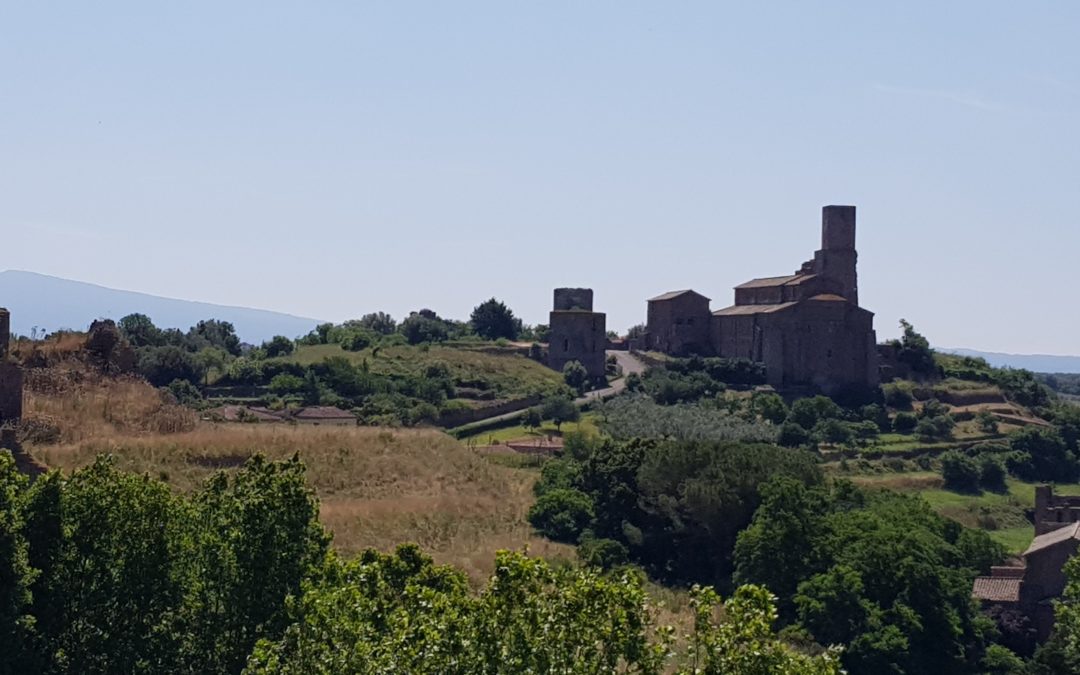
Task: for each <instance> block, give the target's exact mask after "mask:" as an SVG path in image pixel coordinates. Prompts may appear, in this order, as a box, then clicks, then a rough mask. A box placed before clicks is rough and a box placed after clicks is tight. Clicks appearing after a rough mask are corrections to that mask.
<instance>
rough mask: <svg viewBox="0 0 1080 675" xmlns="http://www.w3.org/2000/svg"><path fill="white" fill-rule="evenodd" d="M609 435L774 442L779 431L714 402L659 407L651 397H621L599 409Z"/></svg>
mask: <svg viewBox="0 0 1080 675" xmlns="http://www.w3.org/2000/svg"><path fill="white" fill-rule="evenodd" d="M597 411H598V414H599V420H600V421H599V424H600V427H601V429H603V430H604V432H605V433H607V434H609V435H610V436H612V437H613V438H616V439H619V440H629V439H631V438H647V439H675V440H687V441H693V440H699V441H762V442H773V441H775V440H776V438H777V428H776V427H775V426H773V425H771V424H767V423H763V422H761V421H759V420H758V419H756V418H754V419H746V418H745V417H742V416H740V415H736V414H733V413H731V412H730V411H729V410H728V409H726V408H724V407H721V406H718V405H716V404H715V403H711V402H699V403H694V404H678V405H668V406H665V405H659V404H657V403H655V402H654V401H653V400H652V399H650V398H649V397H647V396H620V397H618V398H614V399H612V400H611V401H608V402H606V403H604V404H602V405H600V406H598V407H597Z"/></svg>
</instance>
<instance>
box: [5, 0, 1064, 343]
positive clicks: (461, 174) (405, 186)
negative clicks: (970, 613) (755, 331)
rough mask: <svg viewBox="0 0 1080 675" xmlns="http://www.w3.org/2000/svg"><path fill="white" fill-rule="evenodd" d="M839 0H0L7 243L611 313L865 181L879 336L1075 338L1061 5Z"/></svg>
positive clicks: (717, 294)
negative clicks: (558, 290) (572, 294)
mask: <svg viewBox="0 0 1080 675" xmlns="http://www.w3.org/2000/svg"><path fill="white" fill-rule="evenodd" d="M844 4H845V6H843V7H841V6H840V3H837V4H835V5H833V6H831V7H829V8H822V7H820V6H814V7H811V6H809V5H803V4H799V3H794V2H789V3H776V4H772V5H770V6H769V8H767V9H766V8H763V7H762V6H760V5H758V4H750V3H742V4H734V3H732V4H724V5H720V4H718V3H705V2H688V3H680V4H678V5H670V4H665V5H661V4H657V3H636V2H632V3H623V2H620V3H615V2H602V3H590V4H589V5H588V6H579V5H577V4H573V3H544V4H542V5H540V4H528V5H527V4H524V3H494V2H491V3H471V2H465V3H452V4H450V3H378V4H376V3H333V4H330V3H327V4H323V5H318V6H313V5H307V6H302V5H300V4H299V3H296V4H287V3H253V2H251V3H227V4H222V3H208V2H194V3H185V4H183V5H148V4H145V3H135V2H123V3H121V2H113V3H108V4H107V5H104V4H95V5H86V4H79V3H71V2H65V3H47V4H46V3H23V4H18V5H16V4H11V3H9V4H7V5H5V6H4V7H3V8H0V82H3V84H4V87H3V90H2V94H0V96H2V97H3V102H4V105H2V106H0V157H2V158H3V161H0V269H24V270H31V271H35V272H39V273H43V274H49V275H54V276H59V277H63V278H68V279H76V280H80V281H86V282H91V283H95V284H101V285H104V286H109V287H114V288H121V289H128V290H133V291H140V292H144V293H151V294H156V295H162V296H167V297H177V298H185V299H191V300H200V301H204V302H212V303H219V304H226V305H238V306H246V307H257V308H265V309H273V310H278V311H283V312H289V313H293V314H297V315H301V316H316V317H326V318H330V319H337V320H343V319H346V318H352V317H358V316H360V315H362V314H364V313H366V312H369V311H375V310H385V311H389V312H391V313H392V314H394V315H395V316H397V317H401V316H402V315H405V314H407V313H408V311H410V310H414V309H419V308H420V307H430V308H432V309H435V310H436V311H438V312H439V313H440V314H442V315H444V316H450V317H455V318H466V317H467V315H468V313H469V311H470V310H471V308H472V307H473V306H474V305H476V304H477V303H478V302H480V301H482V300H484V299H486V298H488V297H491V296H492V295H495V296H496V297H499V298H500V299H502V300H504V301H505V302H506V303H507V304H508V305H510V307H511V308H512V309H514V311H515V312H516V313H517V314H518V315H519V316H521V317H522V318H523V319H524V320H525V321H527V322H529V323H539V322H546V320H547V318H546V317H547V311H548V310H549V309H550V307H549V305H550V302H551V289H552V288H553V287H555V286H588V287H591V288H593V289H594V290H595V293H596V304H597V309H598V310H600V311H606V312H607V314H608V324H609V326H610V327H612V328H615V329H618V330H625V329H626V328H627V327H628V326H630V325H632V324H634V323H638V322H640V321H643V320H644V316H645V300H646V298H648V297H651V296H653V295H656V294H658V293H661V292H664V291H668V290H672V289H679V288H694V289H696V290H698V291H700V292H702V293H704V294H705V295H708V296H709V297H711V298H712V299H713V306H714V308H719V307H723V306H725V305H727V304H730V301H731V299H732V291H731V287H732V286H734V285H735V284H737V283H740V282H742V281H745V280H747V279H749V278H752V277H758V276H770V275H780V274H788V273H791V272H792V271H794V269H795V268H796V267H797V266H798V265H799V264H800V263H801V262H802V261H803V260H805V259H807V258H808V257H809V256H810V255H811V254H812V253H813V251H814V250H815V249H816V248H818V244H819V226H820V210H821V206H823V205H825V204H854V205H856V206H857V207H858V220H859V231H858V249H859V253H860V265H859V274H860V289H859V295H860V300H861V302H862V304H863V305H864V306H865V307H867V308H868V309H870V310H871V311H873V312H875V313H876V315H877V316H876V327H877V330H878V336H879V338H887V337H891V336H893V335H895V334H896V333H897V329H896V324H897V321H898V320H899V319H900V318H901V317H904V318H906V319H908V320H910V321H912V322H913V323H914V324H915V325H916V327H917V328H918V329H919V330H920V331H921V332H923V333H924V334H926V335H927V336H928V337H929V338H930V339H931V341H932V342H933V343H934V344H937V345H950V346H966V347H972V348H977V349H982V350H989V351H1000V352H1012V353H1046V354H1070V353H1071V354H1075V353H1078V352H1080V344H1078V343H1077V341H1076V339H1075V338H1074V336H1075V335H1076V334H1077V332H1078V328H1080V315H1078V314H1077V313H1076V312H1074V311H1071V310H1072V305H1073V303H1072V302H1070V301H1071V300H1072V299H1073V294H1072V293H1071V290H1072V289H1073V288H1074V287H1075V285H1076V282H1075V281H1074V276H1075V272H1074V270H1075V259H1076V253H1077V251H1078V250H1080V228H1078V227H1077V225H1078V222H1077V221H1078V218H1077V205H1076V199H1075V197H1076V193H1077V186H1078V185H1080V163H1078V162H1077V161H1076V158H1077V157H1078V156H1080V132H1078V130H1077V125H1076V119H1078V118H1080V45H1078V44H1077V42H1076V40H1075V30H1076V26H1077V25H1080V23H1078V20H1080V6H1077V5H1073V4H1068V3H1057V4H1051V3H1029V4H1026V5H1016V4H1015V3H1005V2H958V3H950V4H948V5H944V6H943V5H941V4H940V3H929V2H916V3H907V4H905V5H903V6H893V7H879V6H861V5H856V4H854V3H850V4H849V3H844ZM3 301H4V299H3V298H0V305H2V304H3Z"/></svg>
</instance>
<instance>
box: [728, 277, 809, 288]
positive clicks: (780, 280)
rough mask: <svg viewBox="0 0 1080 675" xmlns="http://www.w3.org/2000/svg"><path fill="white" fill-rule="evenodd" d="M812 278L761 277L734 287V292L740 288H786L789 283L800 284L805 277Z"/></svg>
mask: <svg viewBox="0 0 1080 675" xmlns="http://www.w3.org/2000/svg"><path fill="white" fill-rule="evenodd" d="M811 276H814V275H812V274H789V275H787V276H785V277H762V278H760V279H751V280H750V281H747V282H746V283H744V284H739V285H738V286H736V287H735V288H736V290H737V289H740V288H769V287H771V286H786V285H788V284H791V283H797V284H801V283H802V282H804V281H806V278H805V277H811Z"/></svg>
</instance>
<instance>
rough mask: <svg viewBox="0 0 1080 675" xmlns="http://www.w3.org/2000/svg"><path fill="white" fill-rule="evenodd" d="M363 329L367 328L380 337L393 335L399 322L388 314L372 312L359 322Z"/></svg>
mask: <svg viewBox="0 0 1080 675" xmlns="http://www.w3.org/2000/svg"><path fill="white" fill-rule="evenodd" d="M358 323H359V324H360V327H361V328H365V329H367V330H369V331H371V332H373V333H377V334H378V335H391V334H392V333H394V331H396V330H397V321H395V320H394V317H392V316H390V315H389V314H387V313H386V312H372V313H370V314H365V315H364V316H362V317H360V321H359V322H358Z"/></svg>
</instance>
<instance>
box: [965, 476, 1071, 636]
mask: <svg viewBox="0 0 1080 675" xmlns="http://www.w3.org/2000/svg"><path fill="white" fill-rule="evenodd" d="M1036 490H1037V491H1042V492H1043V494H1044V497H1045V495H1046V494H1048V493H1049V491H1050V487H1049V486H1045V485H1044V486H1040V487H1038V488H1036ZM1035 500H1036V514H1038V512H1039V506H1038V505H1039V500H1040V497H1039V494H1038V492H1037V493H1036V497H1035ZM1051 508H1054V507H1051ZM1072 508H1074V507H1071V506H1070V507H1069V510H1068V511H1064V510H1058V511H1054V513H1055V515H1056V514H1058V513H1068V514H1069V515H1072V514H1073V513H1075V511H1072V510H1071V509H1072ZM1036 518H1038V515H1036ZM1054 525H1055V527H1053V528H1052V529H1050V530H1048V531H1046V532H1043V533H1041V534H1036V536H1035V538H1034V539H1033V540H1032V542H1031V545H1030V546H1028V548H1027V550H1026V551H1024V553H1023V555H1022V558H1023V564H1021V565H1013V566H999V567H993V568H991V570H990V576H988V577H977V578H976V579H975V582H974V584H973V585H972V589H971V594H972V596H973V597H974V598H975V599H976V600H979V601H980V602H981V603H982V605H983V607H984V608H987V609H989V608H990V607H995V606H997V607H1000V608H1002V609H1006V610H1011V611H1014V612H1017V613H1019V614H1021V615H1022V616H1024V617H1026V618H1027V620H1028V621H1029V622H1030V625H1031V626H1032V629H1033V631H1034V635H1033V636H1032V637H1033V638H1034V639H1035V640H1036V641H1037V642H1043V641H1044V640H1046V638H1047V637H1049V636H1050V631H1051V629H1053V627H1054V606H1053V601H1054V600H1056V599H1057V598H1060V597H1061V594H1062V591H1064V590H1065V583H1066V579H1065V572H1064V566H1065V563H1066V562H1067V561H1068V560H1069V558H1071V557H1072V556H1073V555H1074V554H1075V553H1076V551H1077V548H1078V544H1080V522H1078V521H1077V520H1075V519H1074V520H1073V521H1069V522H1064V520H1063V521H1062V522H1060V523H1054ZM1038 527H1039V521H1038V520H1036V528H1038ZM1036 532H1038V529H1036Z"/></svg>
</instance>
